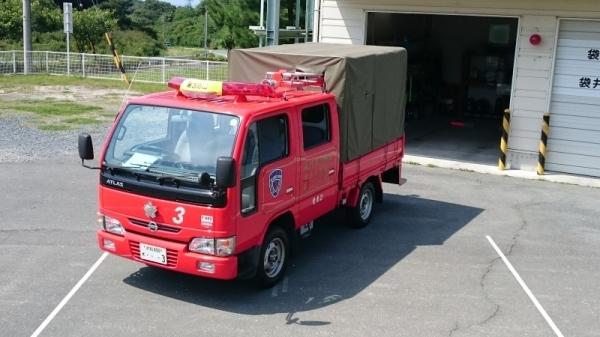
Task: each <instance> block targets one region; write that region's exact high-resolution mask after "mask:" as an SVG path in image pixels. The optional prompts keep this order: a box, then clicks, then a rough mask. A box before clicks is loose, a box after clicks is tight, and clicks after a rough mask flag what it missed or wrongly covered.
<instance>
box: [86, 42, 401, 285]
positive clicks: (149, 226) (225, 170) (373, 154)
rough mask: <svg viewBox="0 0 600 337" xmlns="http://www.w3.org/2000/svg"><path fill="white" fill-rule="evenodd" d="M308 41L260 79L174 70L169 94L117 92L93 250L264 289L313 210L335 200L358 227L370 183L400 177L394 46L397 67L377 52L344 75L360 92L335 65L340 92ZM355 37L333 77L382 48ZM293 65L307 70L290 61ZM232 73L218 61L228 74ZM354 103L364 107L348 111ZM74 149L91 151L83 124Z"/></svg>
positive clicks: (364, 220) (308, 226)
mask: <svg viewBox="0 0 600 337" xmlns="http://www.w3.org/2000/svg"><path fill="white" fill-rule="evenodd" d="M317 47H319V48H325V50H323V51H321V53H319V55H316V56H315V55H314V50H313V54H311V52H306V50H303V53H302V54H301V55H305V56H306V54H307V53H308V56H309V57H308V58H306V57H305V58H304V59H302V60H294V62H293V64H288V65H287V66H288V67H289V68H288V69H293V70H292V71H283V70H281V71H276V72H270V73H268V74H267V78H266V79H264V80H262V81H258V83H256V82H255V83H250V82H233V81H231V82H223V83H221V82H212V81H201V80H195V79H184V78H173V79H172V80H171V81H170V82H169V84H168V86H169V87H170V88H171V89H172V90H170V91H167V92H161V93H155V94H150V95H146V96H142V97H137V98H132V99H130V100H128V101H127V102H126V103H125V104H124V105H123V107H122V110H121V111H120V113H119V114H118V116H117V118H116V120H115V122H114V125H113V127H112V129H111V131H110V132H109V134H108V136H107V139H106V141H105V143H104V146H103V149H102V151H101V155H100V161H99V162H100V165H99V167H97V168H98V169H99V170H100V184H99V188H98V198H99V213H98V214H99V215H98V216H99V218H98V221H99V223H100V225H101V229H100V230H99V231H98V233H97V238H98V244H99V246H100V248H101V249H102V250H104V251H107V252H110V253H112V254H116V255H119V256H122V257H125V258H129V259H132V260H135V261H138V262H141V263H144V264H147V265H150V266H155V267H160V268H164V269H169V270H173V271H178V272H183V273H188V274H194V275H199V276H204V277H209V278H217V279H234V278H254V279H255V280H256V281H258V283H259V284H261V285H263V286H272V285H274V284H275V283H277V281H279V280H280V279H281V277H282V275H283V274H284V273H285V270H286V267H287V266H288V264H289V258H290V254H291V253H292V251H293V249H292V247H293V246H294V244H295V242H296V241H297V239H298V238H299V237H302V236H307V235H308V234H310V232H311V230H312V228H313V222H314V220H315V219H317V218H319V217H321V216H323V215H324V214H326V213H328V212H330V211H332V210H334V209H336V208H340V207H342V208H344V209H346V210H347V213H348V224H349V225H350V226H352V227H363V226H366V225H367V224H368V223H369V222H370V220H371V217H372V214H373V209H374V203H375V202H376V201H381V200H382V197H383V192H382V182H392V183H396V184H401V182H402V181H403V179H401V178H400V168H401V160H402V156H403V154H404V134H403V122H404V74H405V70H404V69H405V62H406V54H405V51H404V50H403V49H401V48H383V55H384V57H385V56H389V55H388V54H394V55H393V57H392V59H394V60H396V59H399V61H398V62H397V66H398V67H400V69H397V70H391V69H383V68H382V67H381V66H380V65H379V64H378V63H377V62H375V63H373V64H372V65H371V67H372V68H373V69H371V68H369V69H366V70H370V71H371V72H370V73H369V74H370V75H361V74H357V75H356V76H360V77H361V78H363V79H364V80H365V81H366V82H368V81H372V82H373V85H371V86H370V87H369V88H370V89H369V88H367V89H369V90H371V89H373V90H371V91H365V92H361V91H359V90H360V88H362V87H364V86H365V84H364V83H362V82H361V83H358V84H357V83H354V81H352V77H351V76H347V75H345V76H343V77H342V78H339V79H338V80H340V81H345V82H348V83H346V84H347V85H346V86H343V87H342V89H341V90H342V91H343V92H340V91H339V90H340V89H339V88H337V89H336V88H334V84H330V83H328V80H329V79H328V77H330V76H332V75H333V76H334V77H333V79H332V80H333V81H335V80H336V79H335V75H336V74H335V73H334V74H331V72H329V69H330V68H331V67H332V64H326V65H325V66H324V67H323V68H319V67H312V66H311V64H312V63H311V60H314V59H315V58H316V57H320V58H322V57H327V58H328V59H329V58H331V57H332V56H331V55H332V52H330V51H328V49H326V48H327V47H331V46H330V45H320V44H312V45H311V46H305V48H307V49H309V50H312V49H314V48H317ZM356 47H357V48H359V50H358V52H357V51H356V50H354V49H353V50H352V51H348V50H346V51H342V52H339V50H338V54H339V53H342V54H343V55H341V56H338V59H339V60H340V61H339V62H347V64H345V65H343V66H338V67H337V70H336V71H337V72H338V75H339V72H342V73H348V72H349V71H348V69H347V67H353V66H354V65H353V63H352V61H348V60H349V59H350V57H349V56H348V55H349V54H351V55H354V54H360V55H363V54H365V50H364V49H363V48H366V49H369V52H367V53H366V56H365V55H363V56H360V57H357V58H358V59H361V58H364V57H367V58H370V57H372V56H373V55H380V54H377V53H375V52H373V51H372V50H375V51H376V52H380V53H381V52H382V49H380V48H378V47H368V48H367V47H365V46H356ZM262 50H263V49H256V50H250V54H252V53H255V52H260V53H262ZM274 50H275V51H277V50H278V49H277V48H275V49H269V50H268V51H269V53H271V54H270V55H272V53H273V52H274ZM284 50H285V49H284ZM245 52H246V51H244V53H245ZM353 53H354V54H353ZM250 54H248V55H250ZM321 54H327V55H325V56H323V55H321ZM334 54H335V53H334ZM286 55H290V54H286ZM294 55H296V54H294ZM261 56H264V55H262V54H261ZM362 61H364V60H362ZM362 61H361V62H362ZM388 61H389V60H388ZM240 62H241V63H244V64H245V66H251V63H252V62H251V61H248V60H246V59H245V58H244V56H239V57H237V59H236V57H233V59H232V60H230V63H234V64H238V65H239V63H240ZM248 62H250V64H249V63H248ZM317 63H319V62H317ZM363 63H364V62H363ZM303 64H307V65H308V66H309V68H310V69H312V70H316V71H313V72H307V71H304V70H302V71H300V70H299V69H301V68H303ZM334 65H335V64H334ZM338 65H339V64H338ZM393 65H394V64H393V63H392V64H390V63H388V66H393ZM264 66H265V67H268V66H281V64H273V65H269V64H266V65H264ZM284 66H285V65H284ZM257 67H258V66H257ZM258 68H260V67H258ZM375 68H377V69H375ZM277 69H279V68H277ZM305 69H307V68H305ZM255 70H256V69H255ZM235 73H236V70H235V65H230V76H236V75H235ZM389 73H392V75H390V74H389ZM381 74H383V75H381ZM379 75H381V76H382V77H384V78H383V80H384V81H387V82H388V84H389V85H390V86H393V87H394V88H395V89H390V88H384V89H382V91H383V92H385V93H390V92H395V97H392V98H389V97H387V98H386V97H383V98H381V97H378V98H374V96H375V95H376V94H377V92H378V91H377V90H374V89H377V88H379V87H380V86H381V85H382V84H381V83H378V81H381V80H382V79H381V78H373V77H376V76H379ZM238 76H242V75H238ZM263 76H264V75H263ZM390 81H393V82H390ZM335 85H339V83H337V82H336V83H335ZM357 86H359V89H356V87H357ZM332 88H333V89H332ZM365 88H366V87H365ZM336 90H337V92H336ZM350 90H353V91H352V93H353V95H362V97H359V99H357V100H355V101H356V102H350V103H348V101H352V98H351V97H350V96H346V97H342V96H343V95H344V94H346V95H348V94H349V91H350ZM369 95H370V96H369ZM343 99H346V102H343ZM363 100H367V103H368V106H370V107H371V109H370V110H369V109H366V110H364V111H360V109H357V104H359V105H360V104H362V102H363ZM378 100H379V101H378ZM381 100H384V102H383V103H385V104H382V103H381V102H380V101H381ZM357 102H358V103H357ZM394 105H397V106H394ZM342 109H345V110H344V111H343V113H342ZM381 110H384V111H387V112H384V114H385V115H383V117H385V118H383V119H381V118H379V117H382V116H379V117H378V115H377V114H378V113H380V114H381ZM364 114H366V115H368V114H370V117H368V118H366V119H365V118H363V117H364V116H362V115H364ZM357 116H358V117H357ZM353 118H354V120H353ZM361 118H362V119H361ZM378 118H379V119H378ZM365 120H367V121H368V120H371V122H370V123H365V122H364V121H365ZM392 124H393V125H392ZM364 129H368V132H362V131H364ZM352 130H355V131H356V130H358V131H359V133H358V135H359V136H360V135H361V133H362V134H366V135H367V137H366V138H368V140H367V141H364V142H365V143H368V144H367V146H366V147H365V145H364V144H362V143H360V142H359V143H357V142H356V139H352V137H355V136H356V135H354V134H353V131H352ZM386 135H387V136H386ZM382 137H387V138H382ZM355 138H356V137H355ZM359 141H360V140H359ZM353 142H354V143H353ZM353 144H354V145H353ZM357 144H358V145H357ZM79 155H80V157H81V159H82V164H83V161H84V160H90V159H93V158H94V153H93V147H92V140H91V137H90V136H89V135H88V134H81V135H80V136H79ZM86 167H88V166H86Z"/></svg>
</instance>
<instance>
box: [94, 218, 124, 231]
mask: <svg viewBox="0 0 600 337" xmlns="http://www.w3.org/2000/svg"><path fill="white" fill-rule="evenodd" d="M100 217H101V220H102V228H103V229H104V230H105V231H107V232H109V233H113V234H117V235H124V234H125V228H123V225H122V224H121V222H120V221H119V220H117V219H115V218H111V217H109V216H106V215H100Z"/></svg>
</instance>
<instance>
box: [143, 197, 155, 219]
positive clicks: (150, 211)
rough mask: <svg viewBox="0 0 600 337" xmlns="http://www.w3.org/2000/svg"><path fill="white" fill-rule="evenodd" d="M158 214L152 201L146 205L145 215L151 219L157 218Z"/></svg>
mask: <svg viewBox="0 0 600 337" xmlns="http://www.w3.org/2000/svg"><path fill="white" fill-rule="evenodd" d="M156 212H158V209H157V208H156V206H154V205H152V202H151V201H148V202H147V203H146V204H145V205H144V214H146V216H147V217H149V218H151V219H154V218H156Z"/></svg>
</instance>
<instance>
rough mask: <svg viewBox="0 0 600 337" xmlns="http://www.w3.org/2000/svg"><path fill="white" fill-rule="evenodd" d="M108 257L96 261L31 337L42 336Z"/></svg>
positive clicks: (101, 257)
mask: <svg viewBox="0 0 600 337" xmlns="http://www.w3.org/2000/svg"><path fill="white" fill-rule="evenodd" d="M106 256H108V253H107V252H104V253H103V254H102V255H101V256H100V258H99V259H98V260H97V261H96V263H94V265H92V267H91V268H90V269H89V270H88V271H87V273H85V275H83V277H82V278H81V280H79V282H77V284H75V286H74V287H73V289H71V291H69V293H68V294H67V296H65V297H64V298H63V299H62V300H61V301H60V303H58V305H57V306H56V308H54V310H52V312H51V313H50V315H48V317H46V319H45V320H44V321H43V322H42V324H40V326H38V328H37V329H35V331H34V332H33V333H32V334H31V337H37V336H39V335H40V333H42V331H44V329H45V328H46V326H47V325H48V324H49V323H50V322H51V321H52V320H53V319H54V317H55V316H56V314H58V312H59V311H60V310H61V309H62V308H63V307H64V306H65V304H67V302H69V300H70V299H71V297H73V295H75V293H76V292H77V290H79V288H81V286H82V285H83V283H85V281H87V279H88V278H90V276H92V274H93V273H94V271H95V270H96V268H98V266H99V265H100V264H101V263H102V261H104V259H105V258H106Z"/></svg>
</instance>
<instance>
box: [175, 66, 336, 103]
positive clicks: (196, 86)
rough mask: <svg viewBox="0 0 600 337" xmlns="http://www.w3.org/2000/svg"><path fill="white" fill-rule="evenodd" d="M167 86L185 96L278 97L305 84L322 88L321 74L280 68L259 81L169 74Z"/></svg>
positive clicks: (299, 88)
mask: <svg viewBox="0 0 600 337" xmlns="http://www.w3.org/2000/svg"><path fill="white" fill-rule="evenodd" d="M168 86H169V88H172V89H175V90H177V92H178V94H179V95H183V96H185V97H188V98H200V99H206V98H210V97H215V96H224V95H228V96H229V95H230V96H262V97H282V96H284V95H285V93H286V92H287V91H289V90H302V89H303V88H304V87H307V86H314V87H320V88H321V89H322V90H323V89H324V87H325V81H324V78H323V74H316V73H303V72H288V71H285V70H280V71H276V72H268V73H267V76H266V79H265V80H264V81H263V82H262V83H244V82H219V81H208V80H198V79H194V78H183V77H173V78H172V79H171V80H170V81H169V83H168Z"/></svg>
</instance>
